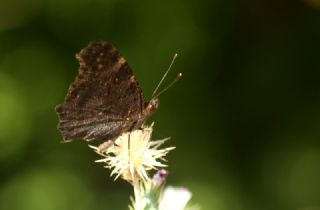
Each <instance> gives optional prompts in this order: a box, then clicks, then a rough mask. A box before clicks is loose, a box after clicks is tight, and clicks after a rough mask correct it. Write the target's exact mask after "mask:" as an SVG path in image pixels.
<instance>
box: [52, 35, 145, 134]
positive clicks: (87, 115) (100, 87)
mask: <svg viewBox="0 0 320 210" xmlns="http://www.w3.org/2000/svg"><path fill="white" fill-rule="evenodd" d="M76 58H77V59H78V61H79V63H80V68H79V72H78V75H77V77H76V79H75V81H74V82H73V83H72V84H71V86H70V87H69V90H68V93H67V96H66V98H65V101H64V103H63V104H61V105H58V106H57V107H56V112H57V113H58V115H59V125H58V128H59V130H60V131H61V132H62V134H63V137H64V139H65V140H72V139H75V138H83V139H86V140H92V139H97V138H100V139H113V138H115V137H117V136H118V135H119V134H121V133H122V132H124V131H129V130H130V127H132V125H131V124H132V123H133V122H134V120H131V119H132V118H137V117H138V116H139V115H141V114H142V111H143V109H144V100H143V95H142V91H141V89H140V87H139V84H138V82H137V80H136V79H135V77H134V75H133V73H132V70H131V68H130V67H129V65H128V64H127V62H126V61H125V59H124V58H123V57H122V56H121V55H120V54H119V52H118V50H117V49H116V48H114V47H113V46H112V45H111V44H110V43H108V42H105V41H96V42H91V43H90V44H89V45H88V46H87V47H86V48H84V49H82V50H81V51H80V52H79V53H78V54H77V55H76Z"/></svg>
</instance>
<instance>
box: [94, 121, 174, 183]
mask: <svg viewBox="0 0 320 210" xmlns="http://www.w3.org/2000/svg"><path fill="white" fill-rule="evenodd" d="M152 126H153V124H152V125H150V126H145V127H143V128H142V129H141V130H134V131H132V132H127V133H124V134H122V135H121V136H119V137H118V138H117V139H116V140H115V142H114V144H112V145H110V146H109V147H107V148H106V149H105V150H103V151H102V152H100V150H99V148H98V147H93V146H91V147H92V148H93V149H94V150H95V151H96V152H98V153H99V154H100V155H102V156H104V157H105V158H104V159H101V160H98V161H96V162H104V163H106V166H105V167H106V168H109V169H111V170H112V172H111V175H116V177H115V179H117V178H118V177H119V176H121V177H122V178H123V179H124V180H127V181H129V182H133V181H138V180H140V179H143V180H148V179H149V177H148V174H147V172H148V171H149V170H152V169H157V168H159V167H166V165H165V164H163V163H162V162H160V161H159V159H160V160H164V156H165V155H166V154H167V153H168V152H169V151H170V150H173V149H174V147H168V148H164V149H158V148H159V147H160V146H161V145H162V144H163V143H164V142H165V141H166V140H168V138H167V139H162V140H156V141H150V138H151V134H152Z"/></svg>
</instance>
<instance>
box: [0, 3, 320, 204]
mask: <svg viewBox="0 0 320 210" xmlns="http://www.w3.org/2000/svg"><path fill="white" fill-rule="evenodd" d="M96 39H105V40H109V41H111V42H112V43H113V44H114V45H115V46H116V47H117V48H118V49H119V50H120V52H121V53H122V54H123V55H124V56H125V58H126V59H127V61H128V62H129V64H130V65H131V67H132V69H133V70H134V73H135V74H136V77H137V78H138V80H139V82H140V84H141V86H142V89H143V90H144V95H145V97H146V98H147V99H148V98H150V96H151V93H152V91H153V90H154V88H155V86H156V84H157V83H158V81H159V80H160V78H161V76H162V75H163V73H164V71H165V70H166V68H167V66H168V65H169V63H170V60H171V58H172V56H173V54H174V53H175V52H177V53H178V54H179V57H178V59H177V62H176V63H175V65H174V68H173V71H172V72H171V73H170V76H169V78H168V79H167V80H166V82H167V83H169V82H170V81H171V80H172V79H173V78H174V77H175V76H176V74H177V73H178V72H182V73H183V75H184V77H183V79H182V80H181V81H179V82H178V83H177V84H176V85H175V86H174V87H173V88H171V89H170V90H169V91H167V92H166V93H165V94H163V95H162V96H161V97H160V108H159V110H158V112H157V113H156V114H155V115H154V116H153V117H152V119H151V120H150V121H155V122H156V124H155V132H154V138H155V139H158V138H164V137H167V136H171V137H172V140H171V141H169V143H168V144H167V146H169V145H175V146H177V149H176V150H174V151H173V152H171V153H170V154H169V156H168V161H169V162H168V164H169V171H170V176H169V178H168V184H171V185H177V186H185V187H188V188H189V189H190V190H191V191H192V192H193V203H197V204H199V205H200V206H201V207H202V209H204V210H251V209H252V210H270V209H272V210H318V209H320V143H319V137H320V129H319V128H320V68H319V67H320V1H319V0H305V1H295V0H269V1H267V0H265V1H254V0H246V1H235V0H234V1H232V0H214V1H209V0H208V1H205V0H201V1H196V0H194V1H191V0H190V1H182V0H173V1H125V0H113V1H107V0H69V1H67V0H46V1H41V0H1V1H0V163H1V168H0V172H1V174H0V175H1V179H0V209H1V210H9V209H10V210H22V209H25V210H38V209H39V210H58V209H59V210H71V209H77V210H89V209H90V210H93V209H94V210H105V209H111V210H113V209H114V210H117V209H127V205H128V203H129V195H131V194H132V189H131V187H130V186H129V185H128V184H127V183H125V182H124V181H122V180H119V181H116V182H113V181H112V179H111V178H109V171H107V170H105V169H104V168H103V167H102V165H101V164H96V163H94V162H93V161H94V160H96V159H97V158H98V156H97V155H96V154H95V153H94V152H93V151H91V149H89V148H88V146H87V144H86V143H85V142H84V141H76V142H73V143H69V144H60V143H59V142H60V141H61V135H60V133H59V132H58V131H57V130H56V126H57V122H58V119H57V116H56V114H55V112H54V106H55V105H56V104H58V103H61V102H62V101H63V98H64V95H65V94H66V92H67V88H68V86H69V84H70V83H71V82H72V81H73V80H74V78H75V76H76V74H77V69H78V63H77V61H76V60H75V58H74V55H75V53H77V52H78V51H79V50H80V49H81V48H82V47H84V46H86V45H87V44H88V42H89V41H91V40H96Z"/></svg>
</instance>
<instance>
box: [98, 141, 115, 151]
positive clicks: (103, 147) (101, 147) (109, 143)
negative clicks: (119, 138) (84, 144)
mask: <svg viewBox="0 0 320 210" xmlns="http://www.w3.org/2000/svg"><path fill="white" fill-rule="evenodd" d="M113 144H114V141H112V140H107V141H105V142H103V143H102V144H100V145H99V146H98V150H97V152H98V153H99V154H102V153H104V152H105V151H106V150H107V149H108V148H109V147H111V146H112V145H113Z"/></svg>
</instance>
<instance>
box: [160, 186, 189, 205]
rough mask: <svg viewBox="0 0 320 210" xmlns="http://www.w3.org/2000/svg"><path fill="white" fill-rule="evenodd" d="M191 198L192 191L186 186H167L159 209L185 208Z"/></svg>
mask: <svg viewBox="0 0 320 210" xmlns="http://www.w3.org/2000/svg"><path fill="white" fill-rule="evenodd" d="M190 199H191V192H190V191H189V190H187V189H186V188H183V187H180V188H174V187H167V188H165V190H164V192H163V194H162V196H161V198H160V202H159V210H183V209H185V208H186V205H187V203H188V201H189V200H190Z"/></svg>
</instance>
